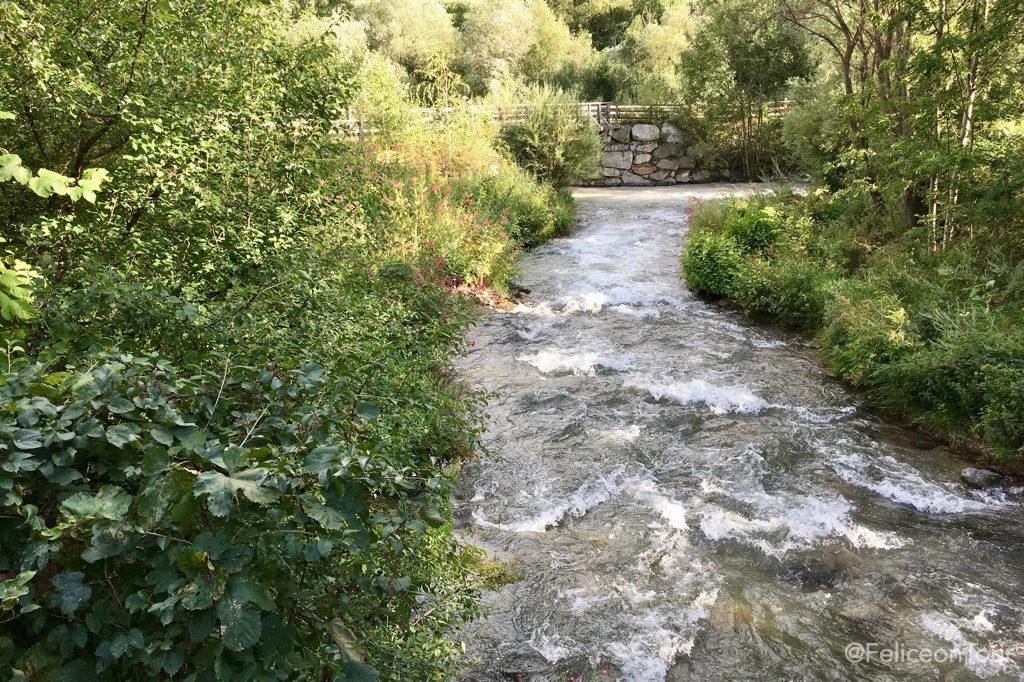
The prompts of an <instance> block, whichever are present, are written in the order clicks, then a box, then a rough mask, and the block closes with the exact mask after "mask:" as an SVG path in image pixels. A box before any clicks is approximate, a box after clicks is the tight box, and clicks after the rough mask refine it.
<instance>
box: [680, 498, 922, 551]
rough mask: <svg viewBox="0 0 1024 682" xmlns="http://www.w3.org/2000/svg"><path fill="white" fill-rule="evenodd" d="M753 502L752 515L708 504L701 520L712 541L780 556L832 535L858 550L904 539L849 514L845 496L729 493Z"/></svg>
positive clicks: (892, 544)
mask: <svg viewBox="0 0 1024 682" xmlns="http://www.w3.org/2000/svg"><path fill="white" fill-rule="evenodd" d="M729 495H730V496H731V497H734V498H736V499H738V500H741V501H744V502H747V503H748V504H749V505H751V506H752V507H754V511H753V512H752V515H751V516H750V517H747V516H744V515H743V514H740V513H738V512H735V511H731V510H728V509H725V508H723V507H720V506H718V505H714V504H711V505H708V506H707V507H706V508H705V510H704V511H703V515H702V517H701V521H700V529H701V532H702V533H704V536H705V537H707V538H708V539H709V540H713V541H722V540H729V539H731V540H736V541H738V542H741V543H743V544H746V545H750V546H752V547H756V548H758V549H760V550H761V551H762V552H764V553H765V554H766V555H769V556H772V557H775V558H782V557H783V556H785V555H786V553H787V552H790V551H793V550H799V549H807V548H810V547H813V546H815V545H817V544H819V543H820V542H821V541H823V540H826V539H829V538H837V537H842V538H845V539H846V540H847V542H849V543H850V544H851V545H852V546H853V547H855V548H858V549H898V548H899V547H902V546H903V545H904V544H905V543H904V541H903V540H902V539H901V538H899V537H898V536H896V535H895V534H893V533H886V532H880V531H874V530H871V529H870V528H867V527H865V526H862V525H860V524H857V523H854V522H853V521H852V520H851V519H850V511H851V505H850V503H849V502H848V501H847V500H846V499H844V498H842V497H835V498H816V497H811V496H781V497H775V496H771V495H769V494H767V493H764V492H762V493H756V492H755V493H746V494H744V493H739V492H738V493H731V492H730V493H729Z"/></svg>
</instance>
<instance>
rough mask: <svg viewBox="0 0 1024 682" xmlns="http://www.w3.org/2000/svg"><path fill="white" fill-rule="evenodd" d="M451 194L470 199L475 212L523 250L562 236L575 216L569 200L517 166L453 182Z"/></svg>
mask: <svg viewBox="0 0 1024 682" xmlns="http://www.w3.org/2000/svg"><path fill="white" fill-rule="evenodd" d="M453 189H454V192H455V193H456V195H458V194H459V193H460V192H462V193H464V194H465V195H468V196H469V197H471V199H472V201H473V202H474V203H475V205H476V208H477V210H479V211H480V212H482V213H483V214H484V215H486V216H487V217H488V218H489V219H490V220H492V221H496V222H497V223H499V224H501V225H502V226H503V228H504V230H505V231H506V232H507V233H508V235H509V237H510V238H511V239H512V240H513V241H515V242H516V243H518V244H522V245H523V246H527V247H529V246H536V245H537V244H540V243H542V242H545V241H547V240H548V239H551V238H552V237H557V236H559V235H562V234H565V233H566V232H567V231H568V230H569V228H570V227H571V226H572V221H573V218H574V216H575V210H574V207H573V200H572V196H571V195H570V194H569V193H568V192H567V191H565V190H562V189H556V188H554V187H552V186H551V185H548V184H545V183H542V182H539V181H538V180H536V179H535V178H534V177H533V176H531V175H530V174H529V173H526V172H525V171H523V170H521V169H520V168H519V167H518V166H506V167H504V168H502V169H501V171H500V172H498V173H496V174H494V175H490V174H477V175H472V176H469V177H466V178H463V179H461V180H459V181H457V182H456V183H455V184H454V187H453Z"/></svg>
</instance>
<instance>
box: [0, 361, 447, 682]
mask: <svg viewBox="0 0 1024 682" xmlns="http://www.w3.org/2000/svg"><path fill="white" fill-rule="evenodd" d="M330 377H331V375H330V374H329V373H328V372H326V371H325V368H323V367H321V366H319V365H315V364H312V363H304V364H299V365H298V366H295V367H293V368H291V369H283V368H280V369H273V370H268V369H259V368H256V367H249V366H243V365H236V364H234V363H233V362H231V361H230V360H229V359H228V358H224V367H223V372H222V373H221V374H220V376H217V375H216V374H215V373H212V372H210V373H207V372H202V371H200V370H199V368H195V369H193V370H191V371H188V372H183V371H181V370H179V369H177V368H175V367H174V366H173V365H171V364H170V363H168V362H167V361H166V360H163V359H161V358H159V357H158V356H152V355H149V356H129V355H124V354H100V355H96V356H93V357H90V358H88V365H86V366H82V367H79V368H71V367H69V368H68V369H67V370H65V371H61V372H51V371H48V369H47V368H46V367H45V366H44V365H41V364H34V365H26V366H24V367H23V368H22V369H21V370H20V371H18V372H12V373H8V375H7V377H6V379H7V380H6V385H5V389H4V398H5V400H6V401H7V405H8V409H7V411H6V413H5V417H4V421H3V423H2V426H0V431H2V438H3V446H2V447H3V448H4V450H5V451H6V457H5V462H4V465H3V473H2V474H0V488H2V489H3V490H4V495H5V496H4V501H3V505H4V508H5V510H6V513H5V516H7V517H8V518H9V519H10V521H8V522H6V523H4V524H3V525H2V527H0V545H2V546H3V547H4V550H5V551H4V555H3V556H4V558H3V560H2V561H3V565H2V566H0V570H3V571H5V572H14V573H16V574H17V575H18V576H19V577H18V578H16V579H15V580H14V582H13V583H12V584H5V586H4V593H5V595H6V599H5V604H4V608H5V610H6V611H8V616H10V615H19V618H18V619H17V620H16V621H15V624H14V626H13V627H9V628H8V630H7V634H8V636H9V637H11V638H12V639H13V641H14V642H15V643H16V644H17V645H18V646H19V648H22V649H25V650H27V651H26V653H25V654H24V660H26V661H27V660H32V661H34V663H33V665H32V667H33V669H34V670H36V671H37V672H42V671H43V670H45V669H46V668H47V667H48V665H53V664H56V663H57V662H58V661H63V663H61V665H63V666H67V667H68V668H69V669H75V670H81V671H82V672H85V671H94V672H96V673H100V674H102V675H103V676H104V678H115V679H116V678H122V677H124V676H125V675H128V674H130V672H131V671H138V672H139V673H144V674H146V675H148V676H160V675H163V674H167V675H183V676H187V675H188V674H190V673H201V676H200V677H201V678H202V677H204V676H207V675H210V674H212V673H210V672H209V671H212V670H214V669H215V668H216V669H217V670H219V671H220V673H219V674H218V676H219V677H228V676H233V675H242V676H245V675H246V674H247V673H246V672H245V671H246V670H252V669H256V670H260V671H262V672H263V674H268V673H269V674H270V675H272V676H274V677H281V678H289V677H293V676H295V675H297V674H300V673H302V672H303V671H307V670H311V669H317V668H318V667H319V666H321V665H323V664H324V663H329V662H330V661H332V660H333V661H334V662H335V663H337V664H338V665H339V666H344V659H345V657H346V656H345V654H344V653H343V652H342V651H340V650H338V649H337V648H336V647H335V646H334V645H333V644H332V643H331V641H330V636H329V632H330V623H331V622H332V620H333V619H334V618H336V617H337V614H339V613H341V614H347V619H348V620H350V627H353V628H354V629H355V630H356V631H361V630H365V629H366V628H367V626H372V618H371V619H370V620H366V619H367V618H368V617H369V616H370V613H369V612H367V611H362V610H361V609H360V608H357V607H354V606H352V602H355V603H358V604H365V603H375V604H376V606H377V608H385V609H389V610H394V609H396V606H397V604H399V603H401V604H403V605H404V606H400V607H397V608H398V611H401V610H402V609H405V610H406V612H411V611H412V610H414V609H415V608H418V606H417V605H418V604H420V603H422V598H423V596H424V595H430V594H431V591H432V584H431V580H432V579H433V576H432V575H430V574H429V573H428V574H422V573H421V574H420V575H419V576H417V579H416V580H414V579H413V577H410V576H408V575H404V574H403V573H402V571H405V570H408V569H407V568H406V566H405V562H407V561H409V557H408V554H409V553H410V552H408V551H407V550H406V549H405V548H406V546H407V545H408V546H411V547H415V546H416V545H417V544H418V543H420V542H421V540H419V539H418V538H419V537H421V536H423V535H425V534H430V533H431V532H432V531H430V530H429V527H430V526H438V525H439V524H441V523H442V522H443V520H442V518H441V517H440V516H439V515H438V511H437V510H438V508H439V507H440V506H442V505H443V504H444V500H445V499H446V494H447V491H448V489H449V486H450V480H449V479H448V478H447V477H446V476H444V475H443V474H440V473H439V472H437V471H436V469H435V468H434V467H432V466H431V462H430V460H428V459H422V460H417V459H413V460H408V459H407V460H405V461H404V462H402V461H399V460H397V459H395V458H394V457H392V456H389V455H388V453H387V452H386V451H383V450H382V449H381V446H380V443H379V442H376V438H377V436H376V435H375V432H378V431H377V428H378V427H377V426H376V422H377V421H378V420H379V419H385V417H384V416H383V415H378V416H374V415H370V416H367V415H365V414H361V413H360V411H359V410H356V411H355V412H354V413H353V412H347V411H338V410H337V408H336V407H335V406H334V405H333V404H331V400H330V398H331V397H332V396H333V397H335V399H336V398H337V397H338V393H337V387H331V386H330V385H329V382H330V381H331V378H330ZM389 418H394V417H389ZM385 500H387V502H386V503H385V502H384V501H385ZM446 542H447V543H448V545H449V547H448V550H447V551H448V552H451V551H452V547H450V545H451V542H452V541H451V540H450V538H449V539H448V540H446ZM416 558H418V557H416ZM409 568H411V567H409ZM462 570H465V569H462ZM27 574H31V575H29V577H28V578H25V576H26V575H27ZM325 595H331V597H330V598H326V599H325ZM381 602H387V606H384V604H382V603H381ZM68 616H73V617H72V618H71V619H69V618H67V617H68ZM258 643H260V646H259V647H257V646H256V645H257V644H258ZM325 656H326V659H325V658H324V657H325ZM48 662H52V663H48ZM8 663H12V662H11V661H8ZM20 665H22V664H18V665H15V667H20ZM211 679H212V678H211Z"/></svg>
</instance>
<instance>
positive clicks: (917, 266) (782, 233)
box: [684, 190, 1024, 456]
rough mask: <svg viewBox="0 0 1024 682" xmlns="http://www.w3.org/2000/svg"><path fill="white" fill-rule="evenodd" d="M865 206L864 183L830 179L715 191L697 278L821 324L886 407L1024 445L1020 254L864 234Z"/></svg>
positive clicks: (740, 298) (1011, 452)
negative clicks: (855, 187)
mask: <svg viewBox="0 0 1024 682" xmlns="http://www.w3.org/2000/svg"><path fill="white" fill-rule="evenodd" d="M858 210H862V204H861V203H860V202H859V199H857V198H856V197H854V198H853V199H852V200H851V196H850V195H849V194H848V193H839V194H836V195H830V194H829V193H828V192H825V191H824V190H816V191H814V192H812V193H811V194H810V195H809V196H807V197H798V196H795V195H785V194H781V195H779V196H777V197H776V198H770V199H756V200H744V201H732V202H718V203H714V204H708V205H703V206H701V207H700V208H699V209H698V211H697V212H696V213H695V214H694V216H693V219H692V221H691V222H692V224H691V228H690V236H689V240H688V244H687V249H686V253H685V255H684V268H685V272H686V280H687V284H688V285H689V287H690V288H691V289H694V290H695V291H699V292H701V293H704V294H708V295H711V296H715V297H719V296H721V297H725V298H727V299H728V300H730V301H731V302H734V303H736V304H737V305H739V306H740V307H741V308H742V309H743V310H744V311H746V312H747V313H749V314H753V315H758V316H765V317H768V318H770V319H772V320H775V321H778V322H781V323H784V324H787V325H792V326H795V327H798V328H801V329H804V330H807V331H809V332H811V333H813V334H815V337H816V342H817V344H818V345H819V346H820V347H821V349H822V352H823V354H824V357H825V359H826V360H827V362H828V364H829V366H830V367H831V369H832V370H833V371H834V372H835V373H836V374H837V375H839V376H840V377H842V378H843V379H845V380H847V381H849V382H850V383H852V384H854V385H855V386H858V387H860V388H862V389H864V390H865V391H866V393H867V397H868V399H869V400H870V401H871V402H872V404H874V405H876V406H878V407H880V408H882V409H883V410H885V411H887V412H889V413H891V414H895V415H898V416H902V417H905V418H907V419H910V420H912V421H914V422H915V423H918V424H920V425H921V426H923V427H925V428H927V429H929V430H932V431H934V432H937V433H943V434H946V435H948V436H949V437H950V439H951V440H953V441H954V442H956V443H965V442H968V441H971V442H983V443H985V444H987V445H988V446H989V447H991V448H992V449H993V450H994V451H995V452H996V453H997V454H1000V455H1004V456H1019V455H1020V454H1022V447H1024V420H1022V415H1024V411H1022V410H1021V402H1020V396H1021V395H1022V393H1021V387H1022V384H1021V381H1022V378H1024V339H1022V337H1021V334H1020V329H1021V318H1020V300H1021V299H1020V294H1019V289H1017V288H1016V287H1015V284H1014V283H1015V281H1016V280H1015V274H1014V273H1016V272H1018V270H1019V265H1018V264H1017V263H1018V262H1019V261H1016V260H1014V259H1013V258H1012V256H1011V257H1010V259H1009V260H1008V261H1004V260H1002V258H1005V257H1006V256H1005V255H1003V254H999V255H994V254H991V253H985V254H982V253H977V252H974V251H973V250H971V249H963V248H962V249H955V250H951V251H948V252H947V253H945V254H943V255H942V256H941V257H928V256H927V255H926V254H925V255H922V254H920V253H919V252H917V251H915V250H914V249H913V248H909V247H908V245H907V244H906V242H904V241H902V240H901V241H893V242H890V243H888V244H885V245H884V246H880V247H876V248H874V249H872V250H869V251H865V250H864V249H863V248H861V247H858V248H853V245H851V244H850V242H851V241H855V240H856V239H858V236H857V232H856V231H855V230H854V231H852V232H851V228H850V226H849V224H848V221H849V220H850V219H851V216H856V215H857V213H856V212H855V211H858ZM914 236H915V235H914V234H913V233H911V235H910V238H913V237H914ZM860 238H861V239H863V237H860ZM854 251H855V252H856V253H857V255H856V256H852V255H851V253H852V252H854Z"/></svg>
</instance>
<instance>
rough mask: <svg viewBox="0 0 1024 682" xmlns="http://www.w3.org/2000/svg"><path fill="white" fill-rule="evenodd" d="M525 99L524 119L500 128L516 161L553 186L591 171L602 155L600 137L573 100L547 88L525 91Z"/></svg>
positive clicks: (583, 175) (564, 184)
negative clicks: (529, 106)
mask: <svg viewBox="0 0 1024 682" xmlns="http://www.w3.org/2000/svg"><path fill="white" fill-rule="evenodd" d="M527 101H528V103H529V104H531V105H532V108H531V109H530V110H529V111H527V112H526V114H525V118H524V120H523V121H520V122H516V123H509V124H508V125H506V126H504V128H503V129H502V131H501V138H502V140H503V141H504V143H505V145H506V146H507V147H508V150H509V153H510V155H511V156H512V158H514V159H515V160H516V163H518V164H519V165H520V166H522V167H523V168H525V169H526V170H528V171H529V172H530V173H532V174H533V175H535V176H536V177H538V178H540V179H542V180H546V181H548V182H550V183H552V184H553V185H555V186H556V187H567V186H568V185H571V184H572V183H573V182H575V181H578V180H580V179H581V178H585V177H587V176H588V175H591V174H592V173H593V172H594V170H595V169H596V168H597V162H598V159H599V157H600V155H601V139H600V137H599V136H598V133H597V131H596V130H595V129H594V128H593V126H592V124H591V122H590V120H589V119H588V118H587V117H585V116H583V115H581V114H580V113H579V111H578V110H577V108H576V106H575V102H574V101H573V100H572V99H571V98H569V97H567V96H565V95H563V94H561V93H559V92H558V91H555V90H550V89H546V88H541V89H539V90H537V91H533V92H531V93H528V97H527Z"/></svg>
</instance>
